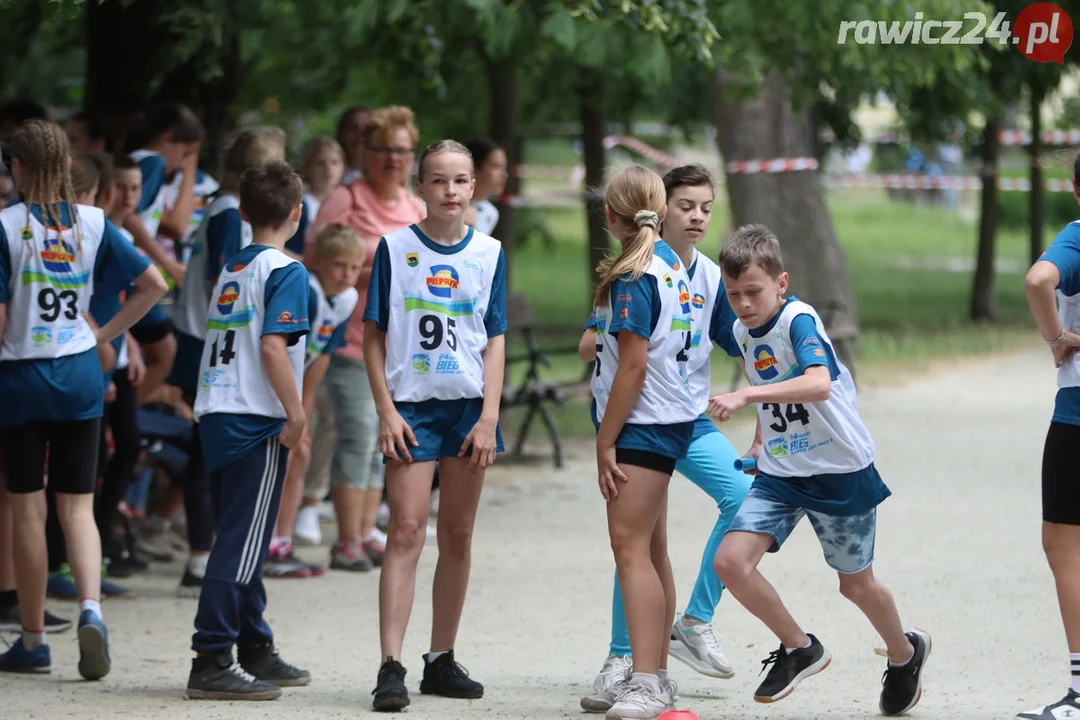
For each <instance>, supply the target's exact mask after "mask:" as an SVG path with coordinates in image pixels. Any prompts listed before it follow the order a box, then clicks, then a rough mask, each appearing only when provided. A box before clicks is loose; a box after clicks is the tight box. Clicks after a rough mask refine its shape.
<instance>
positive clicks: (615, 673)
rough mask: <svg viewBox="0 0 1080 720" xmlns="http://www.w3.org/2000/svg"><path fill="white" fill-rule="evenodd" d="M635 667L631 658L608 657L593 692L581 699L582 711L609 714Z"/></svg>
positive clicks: (597, 677) (594, 684)
mask: <svg viewBox="0 0 1080 720" xmlns="http://www.w3.org/2000/svg"><path fill="white" fill-rule="evenodd" d="M633 666H634V659H633V658H631V657H616V656H615V655H608V657H607V660H605V661H604V667H602V668H601V669H600V674H599V675H597V676H596V679H595V680H593V685H592V692H591V693H589V694H588V695H586V696H584V697H583V698H581V709H582V710H584V711H585V712H590V713H603V712H607V711H608V710H609V709H610V708H611V706H612V705H614V704H615V698H617V697H618V696H619V693H621V692H622V691H623V688H624V686H625V685H626V681H627V680H629V679H630V671H631V668H633Z"/></svg>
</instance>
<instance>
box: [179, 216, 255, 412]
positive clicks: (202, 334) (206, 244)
mask: <svg viewBox="0 0 1080 720" xmlns="http://www.w3.org/2000/svg"><path fill="white" fill-rule="evenodd" d="M251 239H252V231H251V225H249V224H248V223H246V222H244V221H243V220H242V219H241V217H240V201H239V199H238V198H237V197H236V196H235V195H218V196H217V197H215V198H214V200H213V201H212V202H211V203H210V206H209V207H208V208H207V209H206V214H205V217H204V218H203V223H202V224H201V225H200V226H199V229H198V230H197V231H196V232H195V235H194V237H192V240H191V255H190V259H189V262H188V265H187V272H186V273H185V275H184V286H183V287H182V288H181V289H180V296H179V297H178V298H177V299H176V303H174V304H173V306H172V322H173V327H174V328H175V329H176V360H175V361H174V362H173V369H172V371H171V372H170V374H169V383H170V384H171V385H175V386H176V387H178V388H180V389H181V390H183V391H184V392H186V393H194V392H195V390H196V386H197V384H198V378H199V362H200V361H201V359H202V352H203V340H205V339H206V320H207V317H208V315H207V314H208V312H209V308H210V296H211V292H212V290H213V287H214V285H215V284H216V283H217V280H218V276H219V275H220V274H221V269H222V268H223V267H225V263H227V262H229V261H230V260H231V259H232V258H233V257H235V256H236V254H237V253H238V252H240V251H241V250H242V249H243V248H246V247H247V246H248V245H250V244H251Z"/></svg>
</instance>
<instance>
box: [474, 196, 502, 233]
mask: <svg viewBox="0 0 1080 720" xmlns="http://www.w3.org/2000/svg"><path fill="white" fill-rule="evenodd" d="M475 207H476V222H474V223H473V227H474V228H476V229H477V230H479V231H480V232H482V233H484V234H485V235H490V234H491V233H493V232H495V227H496V226H497V225H498V224H499V208H497V207H495V205H494V204H493V203H492V202H491V201H490V200H487V199H484V200H481V201H480V202H478V203H476V205H475Z"/></svg>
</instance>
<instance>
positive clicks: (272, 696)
mask: <svg viewBox="0 0 1080 720" xmlns="http://www.w3.org/2000/svg"><path fill="white" fill-rule="evenodd" d="M187 696H188V697H189V698H191V699H192V700H276V699H277V698H279V697H281V688H279V687H278V686H277V685H272V684H271V683H268V682H263V681H262V680H256V679H255V678H254V677H252V676H251V675H248V674H247V673H246V672H244V669H243V668H242V667H240V665H239V664H237V663H236V662H234V661H233V654H232V651H231V650H226V651H225V652H223V653H220V654H218V655H209V656H206V657H197V658H195V659H194V660H192V661H191V674H190V675H188V684H187Z"/></svg>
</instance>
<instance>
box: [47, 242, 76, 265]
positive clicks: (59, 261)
mask: <svg viewBox="0 0 1080 720" xmlns="http://www.w3.org/2000/svg"><path fill="white" fill-rule="evenodd" d="M41 261H42V262H43V263H45V269H46V270H48V271H49V272H56V273H65V272H71V263H73V262H75V250H74V249H73V248H72V247H71V246H70V245H68V244H67V243H66V242H64V241H63V240H61V239H60V238H46V240H45V249H44V250H42V251H41Z"/></svg>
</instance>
